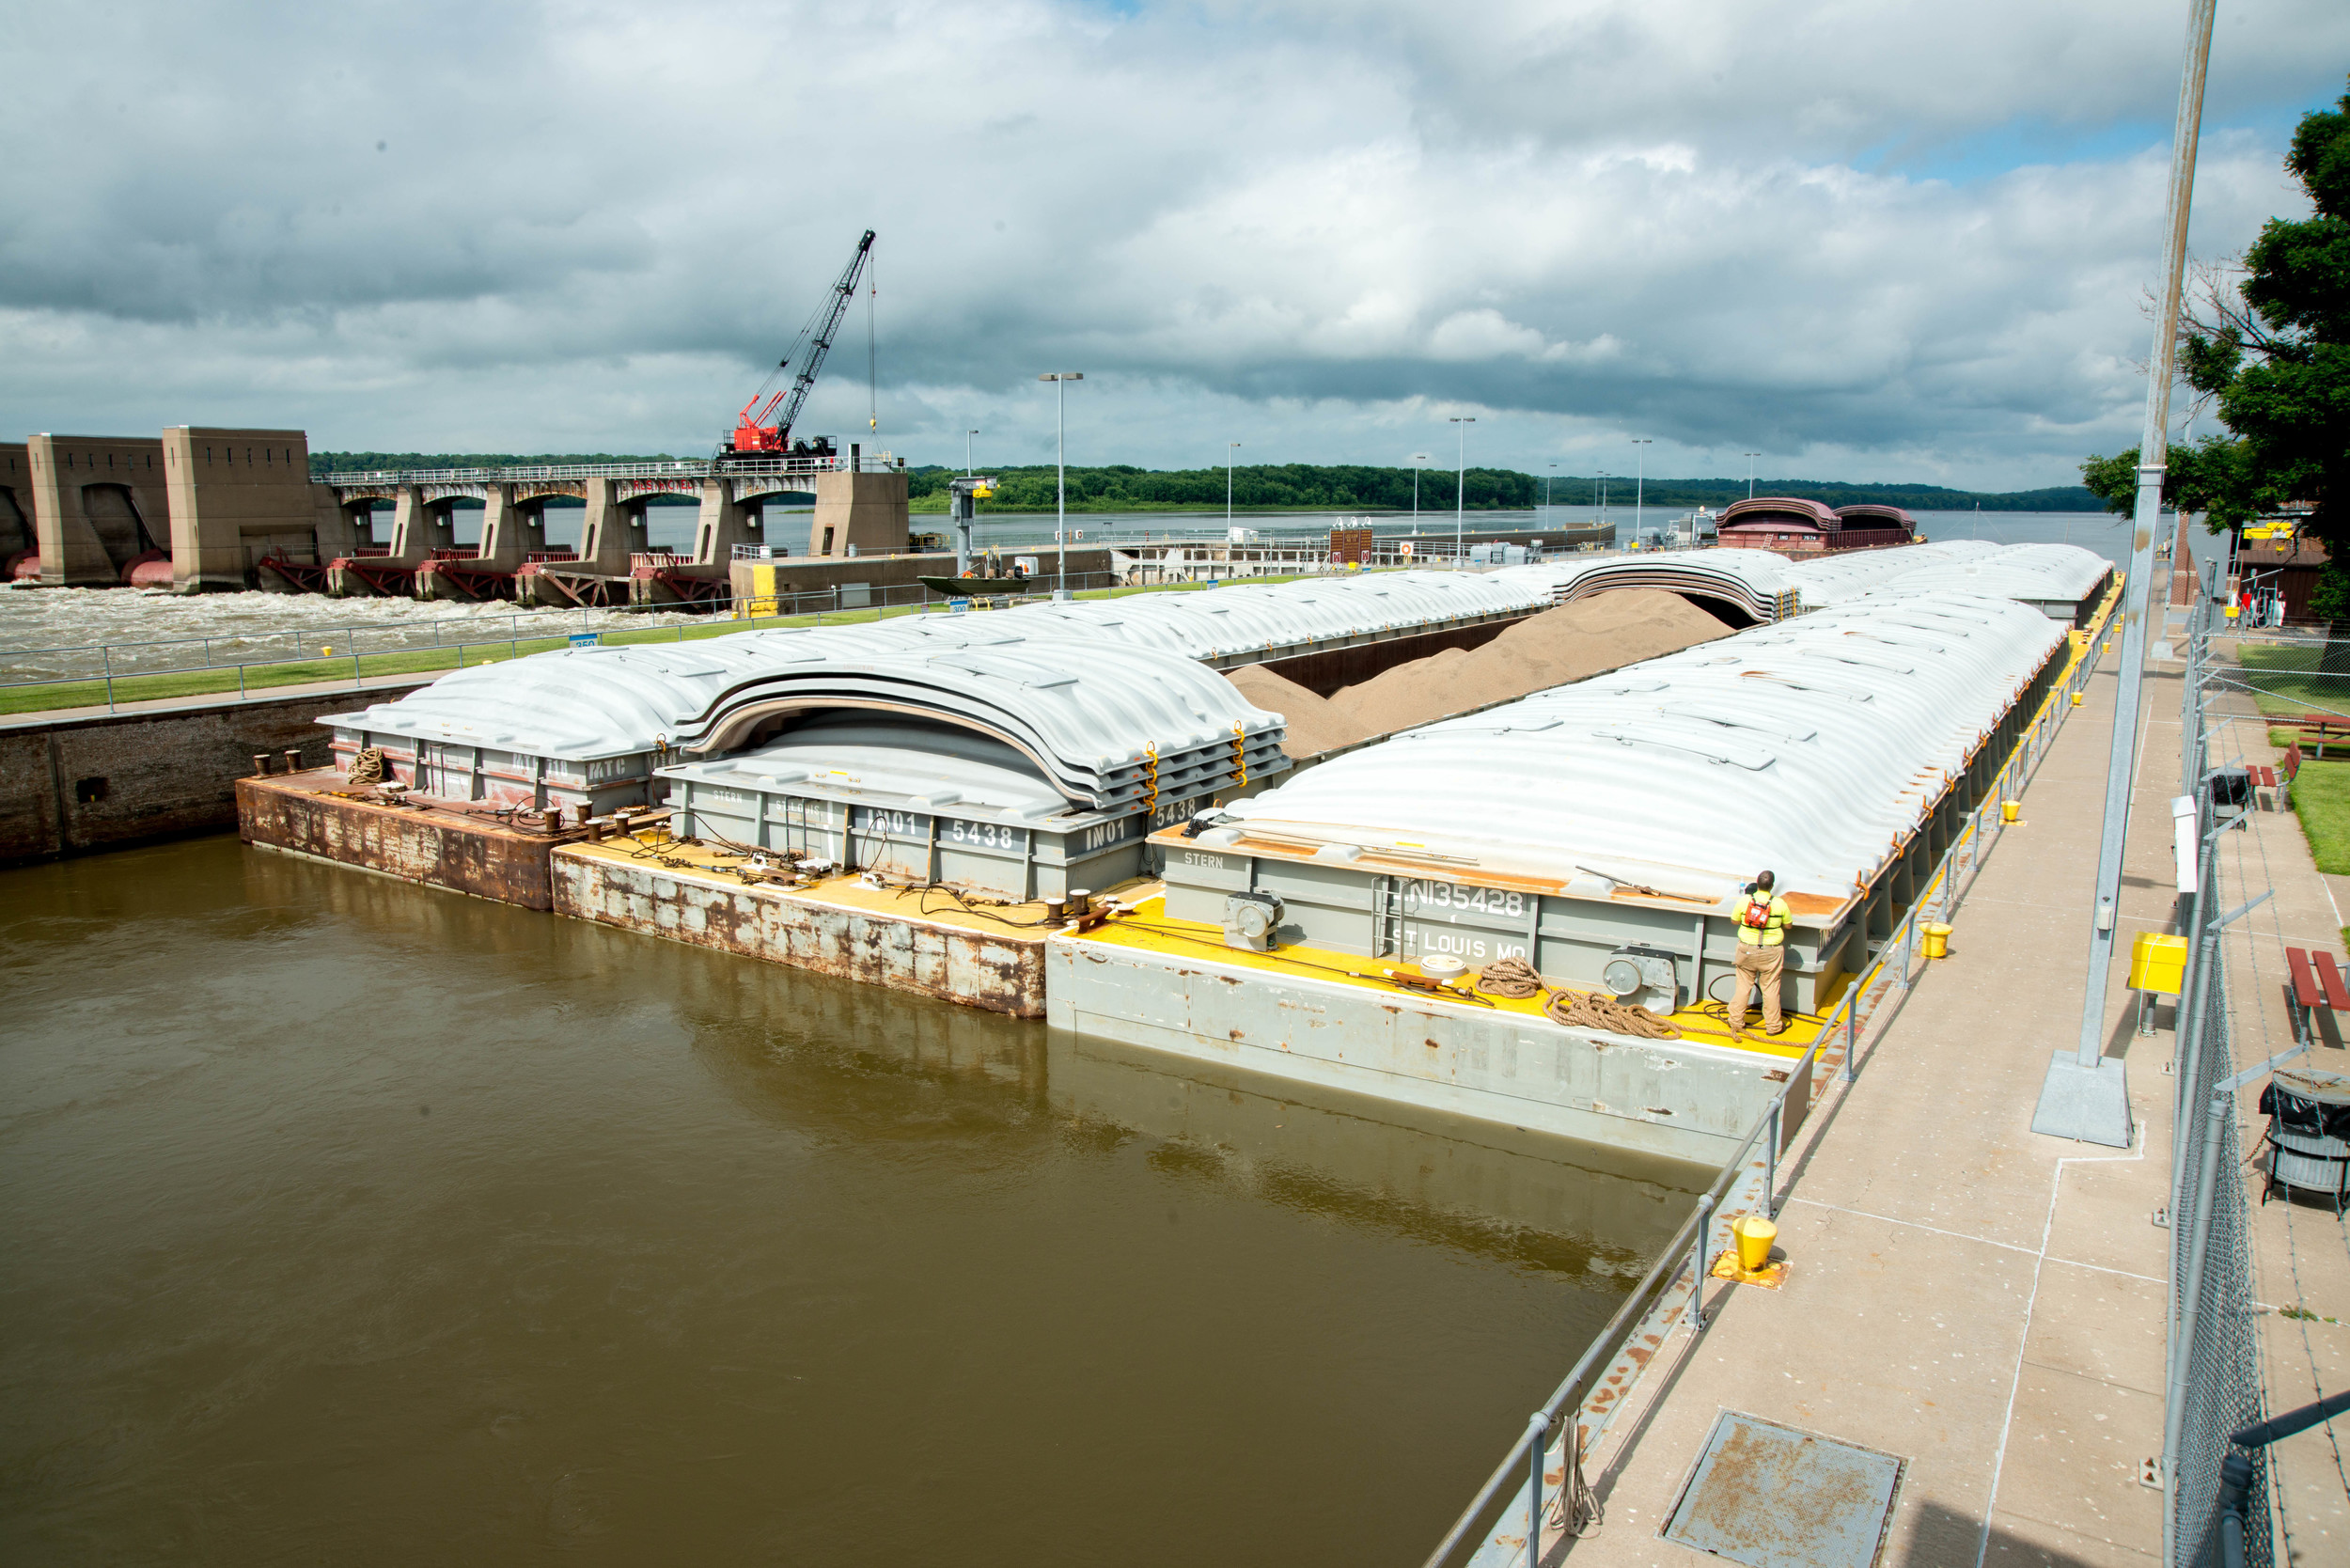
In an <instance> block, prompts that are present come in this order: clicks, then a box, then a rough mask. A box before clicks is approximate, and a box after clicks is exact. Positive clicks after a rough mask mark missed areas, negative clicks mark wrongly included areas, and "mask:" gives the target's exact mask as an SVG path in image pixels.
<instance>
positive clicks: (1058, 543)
mask: <svg viewBox="0 0 2350 1568" xmlns="http://www.w3.org/2000/svg"><path fill="white" fill-rule="evenodd" d="M1036 379H1037V380H1039V381H1049V382H1051V383H1052V384H1053V548H1054V549H1055V551H1057V552H1058V555H1059V557H1060V558H1059V560H1058V562H1057V563H1056V564H1055V566H1054V568H1053V597H1054V598H1056V599H1066V598H1068V597H1069V455H1068V454H1069V447H1068V440H1067V434H1068V426H1067V424H1066V422H1065V421H1064V420H1063V419H1062V417H1061V412H1062V408H1063V406H1064V404H1063V400H1064V399H1065V398H1066V397H1067V396H1068V390H1067V389H1068V384H1069V383H1071V382H1073V381H1083V380H1085V379H1086V373H1085V372H1084V371H1083V370H1048V371H1046V372H1045V373H1044V374H1042V375H1041V376H1039V377H1037V378H1036Z"/></svg>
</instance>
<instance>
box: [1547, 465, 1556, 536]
mask: <svg viewBox="0 0 2350 1568" xmlns="http://www.w3.org/2000/svg"><path fill="white" fill-rule="evenodd" d="M1558 478H1559V465H1558V464H1557V463H1552V464H1551V465H1550V472H1549V473H1547V474H1544V475H1543V527H1545V528H1547V527H1549V526H1550V487H1551V485H1552V483H1553V482H1554V481H1556V480H1557V479H1558Z"/></svg>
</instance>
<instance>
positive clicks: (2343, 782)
mask: <svg viewBox="0 0 2350 1568" xmlns="http://www.w3.org/2000/svg"><path fill="white" fill-rule="evenodd" d="M2293 812H2294V815H2295V816H2296V817H2298V818H2299V819H2300V820H2301V833H2302V836H2303V837H2305V838H2307V839H2309V841H2310V854H2311V855H2313V856H2315V857H2316V860H2317V869H2318V870H2321V871H2327V872H2331V873H2333V874H2335V875H2338V876H2341V875H2350V762H2304V763H2302V764H2301V771H2300V772H2299V773H2297V774H2295V776H2294V778H2293Z"/></svg>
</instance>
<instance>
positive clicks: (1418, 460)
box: [1412, 452, 1428, 539]
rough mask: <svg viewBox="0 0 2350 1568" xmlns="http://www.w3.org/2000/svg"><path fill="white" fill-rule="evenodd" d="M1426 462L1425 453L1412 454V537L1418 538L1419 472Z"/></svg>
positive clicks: (1426, 455) (1426, 456)
mask: <svg viewBox="0 0 2350 1568" xmlns="http://www.w3.org/2000/svg"><path fill="white" fill-rule="evenodd" d="M1427 462H1428V454H1427V453H1426V452H1414V453H1413V454H1412V537H1413V538H1415V539H1418V537H1419V471H1420V468H1421V467H1422V465H1424V464H1425V463H1427Z"/></svg>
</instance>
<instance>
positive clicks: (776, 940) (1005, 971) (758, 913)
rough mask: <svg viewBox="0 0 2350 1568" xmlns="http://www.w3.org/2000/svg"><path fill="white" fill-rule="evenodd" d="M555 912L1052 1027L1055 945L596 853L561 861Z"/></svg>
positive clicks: (582, 847)
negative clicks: (1048, 1011)
mask: <svg viewBox="0 0 2350 1568" xmlns="http://www.w3.org/2000/svg"><path fill="white" fill-rule="evenodd" d="M550 869H551V871H552V875H553V881H554V894H555V902H554V908H555V912H556V914H558V915H568V916H571V917H573V918H576V919H582V920H593V921H595V922H596V923H597V924H599V925H607V926H617V927H619V929H621V930H623V931H634V932H639V933H643V934H645V935H648V936H659V937H666V939H668V940H669V941H672V942H686V943H691V944H693V945H694V946H696V947H701V948H713V949H717V950H718V951H720V952H729V953H735V954H739V955H741V956H742V957H744V958H756V959H761V960H764V961H766V962H767V963H770V964H789V965H791V967H793V968H796V969H809V970H813V971H814V972H816V973H818V974H821V975H831V976H834V977H836V978H838V979H840V980H858V981H861V982H863V983H865V984H868V985H879V986H885V987H887V988H888V989H890V990H893V991H905V992H911V993H912V994H914V995H916V996H930V997H933V998H935V999H937V1000H939V1001H946V1002H957V1003H960V1004H962V1005H963V1006H964V1007H976V1008H983V1009H985V1010H987V1011H991V1012H1001V1013H1007V1014H1009V1015H1011V1017H1014V1018H1042V1017H1043V1016H1044V941H1043V938H1042V936H1035V937H1026V936H1021V935H1018V934H1016V933H1011V932H1003V933H996V932H992V931H979V930H972V929H969V928H967V927H961V926H955V925H950V924H948V923H945V922H943V921H935V920H925V919H921V918H917V917H908V916H906V915H903V914H899V913H894V912H891V911H888V910H885V909H867V908H860V907H858V906H857V905H856V904H855V903H854V902H847V900H846V899H845V897H844V898H842V899H828V898H825V897H823V895H822V894H821V893H808V892H792V891H786V890H785V889H783V888H780V887H776V886H770V885H745V884H744V883H743V882H742V880H741V879H740V878H739V877H736V876H733V875H730V874H728V873H726V872H722V871H719V872H713V871H707V870H696V869H693V868H690V867H677V866H663V865H661V864H659V863H658V862H657V861H654V860H639V859H636V858H634V857H632V856H631V855H628V854H627V853H626V852H624V851H617V850H610V849H605V848H603V847H601V846H592V845H587V844H577V845H572V846H568V847H565V848H561V849H557V850H556V851H555V852H554V854H553V855H552V856H551V857H550Z"/></svg>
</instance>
